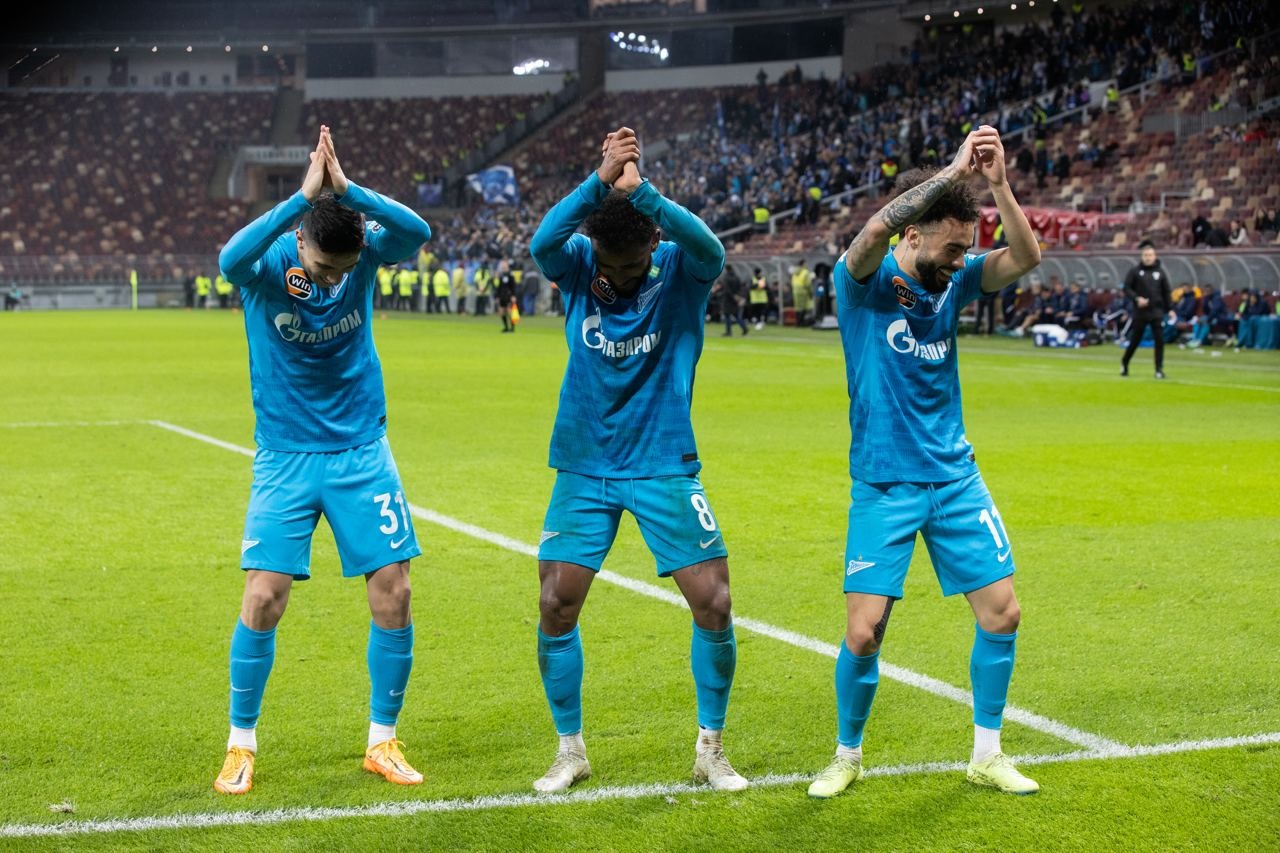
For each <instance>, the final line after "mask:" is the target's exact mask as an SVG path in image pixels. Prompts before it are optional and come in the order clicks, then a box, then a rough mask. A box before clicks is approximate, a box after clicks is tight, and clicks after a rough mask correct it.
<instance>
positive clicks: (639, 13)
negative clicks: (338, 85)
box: [0, 0, 900, 48]
mask: <svg viewBox="0 0 1280 853" xmlns="http://www.w3.org/2000/svg"><path fill="white" fill-rule="evenodd" d="M592 5H593V4H592V3H590V2H589V0H569V1H568V2H562V1H561V0H524V2H519V3H517V2H513V0H489V2H485V3H477V2H474V0H435V2H432V3H429V4H428V3H421V2H409V0H384V2H369V0H366V2H350V0H306V2H301V0H280V2H271V3H263V2H261V0H171V2H158V0H134V2H124V3H111V4H104V3H101V2H96V0H50V2H47V3H41V4H35V5H32V6H29V7H27V8H26V9H24V11H23V14H22V15H21V16H17V19H16V20H14V21H13V22H12V23H11V24H9V25H7V26H6V27H5V30H4V32H3V33H0V45H7V46H24V47H31V46H41V47H43V46H56V47H64V48H91V47H99V46H102V45H106V44H111V45H115V44H140V43H141V42H143V41H147V42H161V43H173V44H177V43H182V44H184V45H185V44H195V45H197V46H211V45H215V44H217V45H220V44H223V43H225V42H228V41H237V40H246V39H247V40H250V41H252V40H266V39H268V38H271V39H274V40H276V41H295V42H296V41H298V40H310V39H311V38H312V37H315V38H318V39H320V40H328V39H332V38H338V37H341V38H346V39H350V38H352V37H356V38H361V37H370V36H374V37H387V38H395V37H407V36H414V35H422V34H424V33H427V32H429V33H430V34H432V35H450V34H456V35H467V34H481V33H483V34H487V35H519V34H521V33H542V34H545V33H547V32H560V33H568V32H578V31H584V32H585V31H591V30H596V29H601V28H607V27H608V26H610V25H612V24H614V23H617V22H619V21H620V20H625V21H626V23H627V25H628V26H634V27H640V26H659V25H660V26H663V27H667V28H680V27H682V26H705V25H707V24H715V23H726V24H727V23H757V24H768V23H779V24H781V23H786V22H788V21H797V20H805V19H812V18H814V17H817V16H822V17H839V16H841V15H844V14H848V13H855V12H866V11H870V10H890V9H892V10H897V9H898V8H899V6H900V4H899V3H897V2H894V0H846V1H845V2H827V0H720V2H716V0H710V2H708V3H707V4H706V7H707V8H706V11H694V4H692V3H682V4H678V5H676V6H674V7H673V6H667V5H666V0H659V2H639V3H632V2H616V0H615V2H612V3H609V4H608V5H607V6H605V5H602V6H600V7H599V8H598V9H595V10H593V9H592V8H591V7H592Z"/></svg>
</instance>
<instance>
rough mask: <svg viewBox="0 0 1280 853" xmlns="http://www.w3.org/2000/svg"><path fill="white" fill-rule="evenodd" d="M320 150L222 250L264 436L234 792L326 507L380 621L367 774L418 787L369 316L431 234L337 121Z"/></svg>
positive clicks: (411, 547)
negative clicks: (370, 186)
mask: <svg viewBox="0 0 1280 853" xmlns="http://www.w3.org/2000/svg"><path fill="white" fill-rule="evenodd" d="M310 156H311V165H310V167H309V169H308V171H307V173H306V177H305V178H304V179H303V182H302V188H301V190H299V191H298V192H297V193H294V195H293V196H292V197H290V198H288V199H286V200H285V201H283V202H281V203H280V204H278V205H276V207H275V208H273V209H272V210H270V211H268V212H267V213H265V214H263V215H262V216H261V217H260V218H258V219H257V220H255V221H254V222H252V223H250V224H249V225H247V226H245V227H244V228H243V229H241V230H240V231H239V232H238V233H237V234H236V235H235V236H234V237H232V238H231V240H229V241H228V242H227V245H226V246H225V247H224V248H223V250H222V253H221V255H220V257H219V264H220V266H221V268H222V272H223V274H224V275H225V276H226V278H227V279H228V280H229V281H231V282H233V283H235V284H237V285H239V287H240V292H241V295H242V299H243V303H244V323H245V332H246V334H247V336H248V339H249V377H250V386H251V390H252V395H253V406H254V412H255V414H256V416H257V417H256V421H257V423H256V428H255V430H254V439H255V441H256V443H257V445H258V450H257V452H256V454H255V455H254V459H253V486H252V488H251V490H250V495H249V508H248V512H247V513H246V517H245V527H244V538H243V540H242V542H241V546H240V566H241V568H243V569H244V570H245V588H244V599H243V602H242V604H241V609H240V618H239V620H238V621H237V623H236V627H235V631H234V632H233V634H232V638H231V712H230V716H231V734H230V736H229V738H228V740H227V755H226V759H225V761H224V763H223V767H222V771H221V772H220V773H219V774H218V776H217V778H216V779H215V781H214V788H215V789H216V790H217V791H219V792H221V793H224V794H244V793H247V792H248V791H249V789H250V788H251V787H252V786H253V767H254V761H255V758H256V756H257V751H258V744H257V724H258V717H259V714H260V712H261V709H262V696H263V692H264V691H265V689H266V683H267V676H268V675H269V674H270V672H271V668H272V664H273V662H274V659H275V646H276V625H277V623H278V622H279V621H280V617H281V616H282V615H283V613H284V609H285V604H286V603H287V602H288V599H289V591H290V588H291V586H292V584H293V582H294V581H295V580H306V579H307V578H308V577H309V576H310V563H311V536H312V533H313V532H314V531H315V527H316V524H317V522H318V521H319V518H320V516H321V514H323V515H324V516H325V518H326V519H327V520H328V522H329V526H330V527H331V528H332V529H333V536H334V540H335V541H336V542H337V546H338V553H339V555H340V557H341V559H342V574H343V575H344V576H345V577H363V578H364V579H365V586H366V590H367V592H368V598H369V610H370V613H371V614H372V619H371V621H370V623H369V646H368V665H369V676H370V682H371V688H370V703H369V704H370V715H369V719H370V722H369V739H368V743H367V749H366V751H365V756H364V768H365V769H366V770H368V771H370V772H374V773H378V774H379V775H381V776H383V777H385V778H386V779H387V780H388V781H391V782H394V783H398V784H402V785H414V784H418V783H420V782H421V781H422V775H421V774H420V773H418V772H417V771H416V770H414V769H413V767H411V766H410V765H409V764H408V762H407V761H405V758H404V754H403V752H402V751H401V747H402V746H403V744H401V742H400V741H399V740H397V739H396V733H395V724H396V718H397V716H398V715H399V713H400V709H401V707H402V705H403V703H404V693H405V690H406V688H407V685H408V681H409V670H410V668H411V666H412V663H413V624H412V619H411V616H410V611H409V560H410V559H412V558H413V557H416V556H419V555H420V554H421V553H422V549H421V548H419V547H418V541H417V539H416V537H415V536H414V532H413V523H412V521H411V520H410V517H409V511H408V505H407V503H406V501H405V497H404V488H403V486H402V485H401V482H400V474H399V472H398V471H397V470H396V465H395V461H394V460H393V459H392V457H391V449H390V447H389V445H388V444H387V437H386V420H387V418H386V399H385V396H384V392H383V385H382V368H381V365H380V364H379V361H378V355H377V351H376V350H375V349H374V346H373V335H372V332H371V330H370V326H369V323H370V320H371V318H372V311H371V310H370V309H371V308H372V300H373V288H374V282H375V277H376V273H377V271H378V268H379V265H380V264H393V263H397V262H399V261H402V260H404V259H406V258H410V257H413V256H414V255H415V254H416V253H417V251H418V249H419V247H420V246H421V245H422V244H423V243H424V242H425V241H426V240H428V239H429V238H430V236H431V229H430V228H429V227H428V226H427V223H426V222H424V221H423V220H422V219H421V218H420V217H419V216H418V215H417V214H415V213H414V212H413V211H411V210H409V209H408V208H407V207H405V206H404V205H401V204H399V203H398V202H395V201H393V200H391V199H389V198H385V197H384V196H381V195H379V194H377V193H375V192H371V191H370V190H367V189H365V188H363V187H360V186H358V185H356V184H354V183H352V182H351V181H349V180H347V178H346V176H345V175H344V174H343V172H342V167H341V166H340V165H339V163H338V158H337V154H336V153H335V152H334V148H333V140H332V138H331V136H330V135H329V129H328V128H327V127H324V126H322V127H321V129H320V138H319V141H318V142H317V144H316V149H315V151H313V152H312V153H311V155H310ZM325 190H328V192H326V191H325ZM299 220H300V223H299ZM295 223H299V225H298V227H297V229H296V230H295V229H294V224H295Z"/></svg>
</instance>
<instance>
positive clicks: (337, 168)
mask: <svg viewBox="0 0 1280 853" xmlns="http://www.w3.org/2000/svg"><path fill="white" fill-rule="evenodd" d="M310 157H311V165H310V166H308V167H307V174H306V176H304V177H303V179H302V197H303V198H305V199H306V200H307V201H309V202H314V201H315V200H316V199H317V198H319V197H320V193H321V191H323V190H325V189H330V190H333V194H334V195H336V196H343V195H346V193H347V176H346V175H345V174H343V171H342V166H341V165H340V164H339V163H338V155H337V153H335V152H334V150H333V137H332V136H330V135H329V126H328V125H327V124H322V125H320V139H319V140H318V141H317V142H316V150H315V151H312V152H311V154H310Z"/></svg>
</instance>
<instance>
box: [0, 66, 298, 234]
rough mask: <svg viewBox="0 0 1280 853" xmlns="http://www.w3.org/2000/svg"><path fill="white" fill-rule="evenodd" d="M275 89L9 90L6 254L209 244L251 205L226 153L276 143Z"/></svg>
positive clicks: (0, 106) (2, 99)
mask: <svg viewBox="0 0 1280 853" xmlns="http://www.w3.org/2000/svg"><path fill="white" fill-rule="evenodd" d="M272 102H273V99H272V95H271V94H270V93H256V92H255V93H244V92H240V93H227V94H211V93H182V94H163V95H157V94H122V93H93V94H82V93H76V94H62V93H56V94H55V93H46V92H38V93H23V92H16V93H15V92H6V93H3V94H0V112H2V113H3V115H4V116H5V121H4V122H0V150H3V151H4V152H5V163H4V165H3V167H0V256H3V255H24V254H28V255H61V256H64V258H65V257H68V256H69V257H74V256H78V255H111V254H116V253H121V254H127V253H133V252H136V253H147V254H154V255H163V254H166V253H175V252H190V251H209V250H212V249H214V248H215V247H216V246H217V245H218V244H219V243H220V242H222V241H223V240H225V239H226V237H227V235H228V234H232V233H234V232H235V231H236V229H238V228H239V227H240V226H241V225H243V224H244V221H245V218H246V216H247V213H248V205H247V204H245V203H244V202H241V201H237V200H229V199H211V198H210V194H209V181H210V178H211V177H212V174H213V168H214V164H215V163H216V161H217V155H218V154H219V153H221V152H224V151H227V150H234V148H235V146H238V145H245V144H261V143H265V142H266V141H267V134H268V132H269V129H270V123H271V110H272Z"/></svg>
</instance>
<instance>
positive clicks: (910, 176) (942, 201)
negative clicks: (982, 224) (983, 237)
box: [893, 166, 978, 225]
mask: <svg viewBox="0 0 1280 853" xmlns="http://www.w3.org/2000/svg"><path fill="white" fill-rule="evenodd" d="M937 173H938V170H937V169H935V168H932V167H927V166H926V167H921V168H919V169H912V170H911V171H909V172H903V173H902V174H901V175H898V180H896V181H894V183H893V190H894V192H893V194H894V195H895V196H899V195H902V194H903V193H904V192H906V191H907V190H909V189H912V188H913V187H917V186H919V185H920V184H923V183H924V182H925V181H927V180H929V179H930V178H932V177H933V176H934V175H936V174H937ZM944 219H954V220H956V221H958V222H977V221H978V197H977V196H975V195H974V194H973V188H972V187H971V186H970V185H969V183H968V182H967V181H962V182H960V183H958V184H951V185H950V186H949V187H947V191H946V192H944V193H943V194H942V195H940V196H938V199H937V201H935V202H934V203H933V204H931V205H929V209H928V210H926V211H925V212H924V215H923V216H921V217H920V218H919V219H917V220H916V221H915V223H914V224H916V225H930V224H932V223H934V222H941V221H942V220H944Z"/></svg>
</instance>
